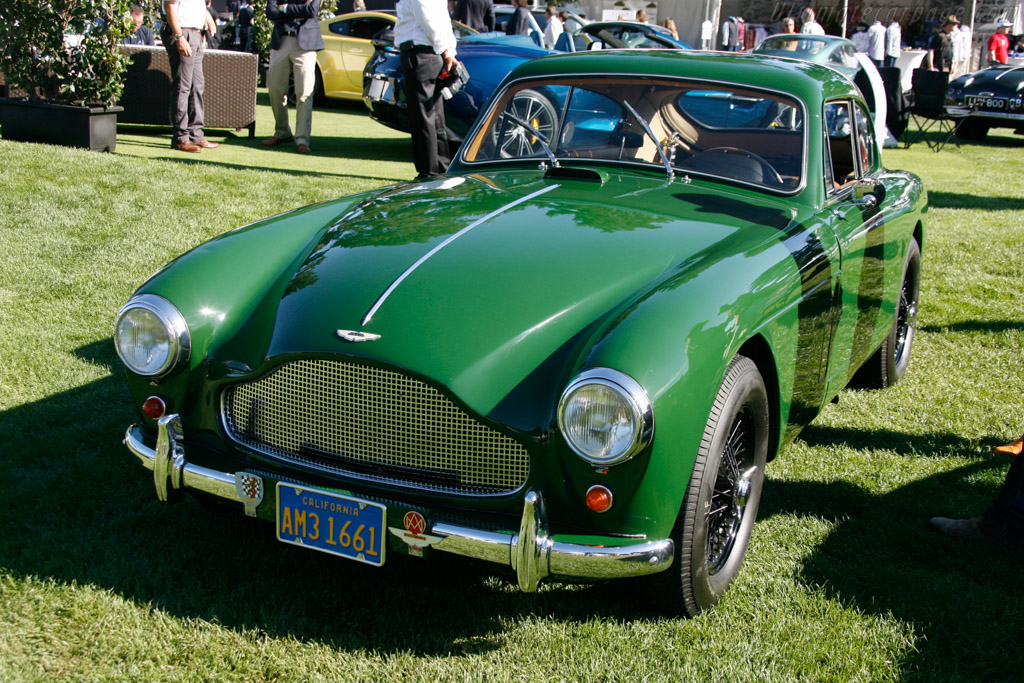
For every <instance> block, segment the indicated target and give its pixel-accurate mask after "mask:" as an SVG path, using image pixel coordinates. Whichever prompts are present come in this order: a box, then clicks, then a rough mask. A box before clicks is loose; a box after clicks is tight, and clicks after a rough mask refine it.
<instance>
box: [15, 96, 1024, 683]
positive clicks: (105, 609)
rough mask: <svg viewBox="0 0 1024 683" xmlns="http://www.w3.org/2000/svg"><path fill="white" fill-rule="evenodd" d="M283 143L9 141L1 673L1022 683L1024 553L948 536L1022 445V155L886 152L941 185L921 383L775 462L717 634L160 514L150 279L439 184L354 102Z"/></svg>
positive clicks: (549, 589)
mask: <svg viewBox="0 0 1024 683" xmlns="http://www.w3.org/2000/svg"><path fill="white" fill-rule="evenodd" d="M259 109H260V114H259V115H260V119H259V122H258V133H259V134H258V135H257V137H256V139H255V140H250V139H248V138H247V137H244V134H235V133H229V134H226V135H225V134H224V132H223V131H210V137H211V139H214V140H218V141H221V142H223V143H224V145H223V146H222V147H221V148H220V149H219V150H215V151H205V152H203V153H202V154H199V155H190V154H185V153H181V152H174V151H172V150H170V149H169V144H170V135H169V132H168V131H167V130H166V129H145V128H132V127H122V129H121V130H120V135H119V138H118V147H117V152H116V153H115V154H97V153H90V152H85V151H80V150H69V149H60V148H54V147H46V146H40V145H28V144H18V143H11V142H6V141H0V188H3V190H2V192H0V231H2V232H0V234H2V236H3V248H2V249H0V329H2V334H0V529H2V532H0V680H3V681H21V680H29V681H33V680H40V681H42V680H46V681H49V680H86V681H95V680H151V679H159V680H171V681H214V680H216V681H220V680H231V681H264V680H284V681H307V680H336V679H339V680H357V679H358V680H362V679H378V680H385V679H388V680H390V679H394V678H402V679H404V680H411V681H436V680H451V679H459V680H461V679H474V680H488V681H490V680H548V679H554V680H580V679H590V680H629V681H634V680H637V681H638V680H687V681H745V680H772V681H785V680H800V681H804V680H829V681H854V680H856V681H890V680H904V679H913V680H939V681H948V680H963V681H981V680H985V681H988V680H1019V679H1020V676H1021V669H1020V659H1019V656H1020V636H1021V634H1024V614H1022V610H1021V606H1022V605H1024V587H1022V583H1021V566H1022V564H1021V562H1022V560H1024V553H1021V552H1008V551H1004V550H999V549H995V548H990V547H975V546H966V545H962V544H959V543H957V542H954V541H951V540H947V539H945V538H942V537H939V536H937V535H936V534H934V533H932V532H930V531H929V530H928V529H927V528H926V527H925V525H924V520H925V519H926V518H927V517H929V516H933V515H939V514H942V515H949V516H973V515H975V514H978V513H979V512H980V511H981V510H983V509H984V508H985V507H986V506H987V505H988V503H989V501H990V500H991V499H992V498H993V496H994V495H995V493H996V491H997V490H998V488H999V486H1000V484H1001V482H1002V480H1003V477H1004V476H1005V473H1006V470H1007V468H1008V466H1009V462H1008V461H1007V460H1006V459H1005V458H1000V457H996V456H994V455H992V454H991V447H992V446H993V445H995V444H998V443H1002V442H1004V441H1007V440H1010V439H1012V438H1014V437H1016V436H1019V435H1020V433H1021V431H1022V430H1024V399H1022V396H1024V358H1022V354H1021V348H1022V345H1024V296H1022V282H1024V265H1022V259H1021V254H1022V253H1024V231H1022V225H1024V186H1022V183H1021V181H1020V178H1019V171H1020V169H1021V166H1020V157H1021V153H1022V151H1024V138H1021V137H1019V136H1018V137H1015V136H1011V135H1005V136H993V137H992V138H990V142H987V143H985V144H972V145H965V146H964V147H962V148H960V149H955V148H947V149H946V150H944V151H943V152H942V153H941V154H935V153H933V152H930V151H929V150H928V149H927V148H926V147H925V146H924V145H918V146H915V147H914V148H912V149H910V150H902V149H899V150H886V151H885V153H884V159H885V162H886V165H888V166H889V167H892V168H905V169H908V170H911V171H913V172H915V173H918V174H919V175H920V176H922V178H923V179H924V181H925V184H926V186H927V187H928V189H929V192H930V199H931V209H930V211H929V214H928V217H929V224H928V226H927V228H928V232H927V234H926V237H925V243H924V281H923V285H922V296H923V305H922V308H921V314H920V330H919V332H920V334H919V335H918V336H917V341H916V343H915V347H914V358H913V361H912V363H911V368H910V371H909V373H908V375H907V377H906V378H905V379H904V381H903V382H901V383H900V384H899V385H897V386H896V387H894V388H892V389H890V390H887V391H882V392H854V391H846V392H844V393H843V394H842V395H841V396H840V399H839V402H838V403H837V404H833V405H829V406H828V407H827V408H826V410H825V411H824V412H823V413H822V415H821V416H820V417H819V418H818V419H817V420H816V421H815V423H814V424H813V425H812V426H811V427H810V428H808V429H806V430H805V431H804V432H803V434H802V435H801V437H800V438H799V439H798V440H797V441H796V442H795V443H793V444H792V445H791V446H789V447H788V448H787V449H786V450H785V451H783V453H782V454H781V455H780V456H779V457H778V458H777V459H776V460H775V461H774V462H773V463H772V464H771V465H770V466H769V468H768V478H769V481H768V482H767V485H766V491H765V495H764V499H763V502H762V510H761V516H760V521H759V522H758V524H757V527H756V529H755V532H754V537H753V540H752V543H751V547H750V551H749V554H748V558H747V561H746V564H745V566H744V568H743V570H742V572H741V574H740V577H739V579H738V580H737V582H736V583H735V584H734V586H733V588H732V590H731V591H730V592H729V593H728V594H727V596H726V598H725V599H724V600H723V602H722V603H721V605H720V606H719V607H718V609H716V610H714V611H712V612H709V613H706V614H703V615H701V616H700V617H698V618H695V619H690V620H687V619H680V618H675V617H668V616H665V615H663V614H660V613H658V612H657V611H656V610H653V609H651V608H650V607H649V606H648V605H647V604H646V603H645V602H644V601H643V600H642V599H641V596H640V594H639V593H638V592H637V591H636V590H635V588H634V587H633V586H632V585H630V584H628V583H612V584H606V585H595V586H566V585H558V584H548V585H545V586H544V587H543V588H542V590H541V591H540V592H539V593H537V594H534V595H522V594H520V593H518V592H517V590H515V589H514V588H513V586H512V583H510V581H509V577H508V576H507V575H503V574H499V573H495V572H494V570H493V569H492V568H491V567H490V566H485V565H482V564H471V563H466V562H462V561H458V560H456V559H448V558H444V557H442V558H439V559H436V560H433V561H430V562H422V561H417V560H414V559H412V558H409V559H406V558H398V559H397V560H395V561H394V562H391V563H389V564H388V565H387V566H385V567H384V568H382V569H372V568H367V567H364V566H361V565H357V564H356V563H350V562H345V561H343V560H340V559H336V558H331V557H328V556H324V555H321V554H319V553H307V552H303V551H301V550H298V549H295V548H289V547H286V546H283V545H280V544H279V543H277V542H276V541H275V540H274V532H273V529H272V528H271V527H270V526H269V525H265V524H261V523H255V522H250V521H249V520H247V519H246V518H244V516H242V515H230V516H218V515H215V514H211V513H210V511H208V510H207V509H205V508H203V507H202V506H200V505H198V504H197V503H196V502H194V501H193V500H191V499H186V500H185V501H184V502H183V503H181V504H179V505H176V506H167V505H163V504H160V503H158V502H157V501H156V498H155V496H154V493H153V486H152V483H151V482H150V481H149V480H148V478H147V476H146V475H145V473H144V472H142V471H141V470H139V469H137V468H136V467H135V466H133V465H132V464H131V463H130V462H129V460H128V458H127V457H126V454H125V451H124V448H123V447H122V446H121V444H120V439H121V436H122V434H123V431H124V428H125V427H126V426H127V425H128V424H129V423H130V422H132V421H133V420H134V419H135V418H134V409H133V407H132V405H131V404H130V402H129V398H128V394H127V390H126V388H125V386H124V381H123V378H122V372H123V371H122V369H121V366H120V363H119V362H118V360H117V357H116V355H115V353H114V349H113V344H112V342H111V332H112V327H113V321H114V317H115V315H116V313H117V310H118V308H119V307H120V305H121V304H122V303H124V302H125V300H127V298H128V297H129V296H130V294H131V293H132V291H133V290H134V289H135V288H136V287H137V286H138V285H139V284H141V283H142V282H143V281H144V280H145V279H146V278H147V277H148V276H149V275H150V274H151V273H153V272H154V271H155V270H156V269H157V268H159V267H160V266H162V265H163V264H164V263H166V262H167V261H168V260H170V259H172V258H173V257H175V256H176V255H178V254H180V253H182V252H183V251H185V250H186V249H189V248H190V247H192V246H194V245H196V244H198V243H200V242H202V241H204V240H206V239H209V238H211V237H213V236H215V235H218V234H221V233H223V232H224V231H226V230H229V229H231V228H234V227H236V226H238V225H241V224H244V223H247V222H250V221H253V220H256V219H258V218H261V217H264V216H267V215H270V214H273V213H277V212H280V211H284V210H287V209H291V208H294V207H297V206H301V205H304V204H308V203H310V202H314V201H318V200H322V199H326V198H329V197H334V196H338V195H342V194H347V193H351V192H355V191H359V190H364V189H367V188H371V187H375V186H379V185H383V184H387V183H390V182H395V181H398V180H405V179H408V178H411V177H412V176H413V175H414V173H415V172H414V170H413V168H412V164H411V163H410V162H409V161H408V159H409V154H410V147H409V142H408V139H407V137H405V136H403V135H400V134H398V133H395V132H393V131H390V130H388V129H386V128H384V127H382V126H380V125H379V124H376V123H374V122H372V121H371V120H370V119H369V118H368V117H367V116H366V115H365V113H364V112H363V111H361V110H360V109H359V108H358V107H356V106H349V107H344V108H338V109H331V110H326V111H320V110H318V111H317V112H316V114H315V116H314V122H313V129H314V137H313V141H312V146H313V151H314V154H313V155H310V156H301V155H298V154H295V153H293V152H292V151H291V148H287V149H286V148H277V149H265V148H261V147H260V146H259V145H258V141H259V139H261V138H262V137H264V136H266V135H269V134H270V133H271V128H272V126H271V124H270V116H269V110H268V108H267V107H266V106H260V108H259Z"/></svg>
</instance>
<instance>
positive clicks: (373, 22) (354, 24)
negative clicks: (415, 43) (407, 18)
mask: <svg viewBox="0 0 1024 683" xmlns="http://www.w3.org/2000/svg"><path fill="white" fill-rule="evenodd" d="M386 28H391V23H390V22H388V21H385V20H383V19H376V18H370V19H352V21H351V26H350V27H349V35H350V36H352V37H353V38H363V39H365V40H369V39H371V38H373V37H374V36H375V35H377V33H379V32H380V31H381V30H382V29H386Z"/></svg>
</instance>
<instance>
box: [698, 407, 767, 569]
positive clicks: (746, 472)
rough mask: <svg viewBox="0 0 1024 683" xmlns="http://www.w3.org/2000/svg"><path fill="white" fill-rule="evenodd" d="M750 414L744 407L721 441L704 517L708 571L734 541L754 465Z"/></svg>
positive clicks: (719, 565) (719, 562) (717, 564)
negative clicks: (723, 447) (713, 483)
mask: <svg viewBox="0 0 1024 683" xmlns="http://www.w3.org/2000/svg"><path fill="white" fill-rule="evenodd" d="M754 446H755V444H754V418H753V415H751V413H750V409H749V408H744V409H743V410H742V411H741V412H740V414H739V415H737V416H736V419H735V420H734V421H733V424H732V428H731V430H730V431H729V437H728V438H727V439H726V441H725V450H724V452H723V453H722V460H721V464H720V465H719V468H718V476H717V477H716V478H715V486H714V491H713V493H712V495H711V509H710V510H709V511H708V513H707V515H706V517H707V527H708V534H707V550H706V557H707V564H708V572H709V573H710V574H712V575H714V574H717V573H719V572H720V571H721V570H722V568H723V566H724V565H725V561H726V560H727V559H728V557H729V553H730V551H731V550H732V549H733V546H734V545H735V543H736V535H737V534H738V533H739V530H740V526H741V524H742V523H743V514H744V512H745V511H746V509H747V498H748V496H749V494H750V478H751V476H753V472H752V471H751V470H752V468H754V467H755V466H754V464H753V462H754V453H755V448H754Z"/></svg>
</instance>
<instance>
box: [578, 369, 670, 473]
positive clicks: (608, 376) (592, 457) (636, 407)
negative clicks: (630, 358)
mask: <svg viewBox="0 0 1024 683" xmlns="http://www.w3.org/2000/svg"><path fill="white" fill-rule="evenodd" d="M595 384H596V385H600V386H602V387H604V388H606V389H609V390H610V391H612V392H613V394H615V395H616V396H617V397H618V399H619V400H621V401H622V403H623V404H624V405H625V406H626V407H627V408H628V410H629V414H630V420H631V422H632V430H633V433H632V438H631V439H629V440H628V442H627V443H626V445H625V446H624V447H622V448H619V449H617V450H615V451H613V452H608V453H604V454H598V453H595V452H590V451H587V450H586V449H584V448H583V447H582V446H581V445H580V444H579V443H578V442H577V441H576V440H574V439H573V437H572V426H571V425H569V424H568V423H567V421H568V419H569V418H568V412H569V407H570V405H571V402H572V401H573V399H574V397H575V396H576V394H577V393H578V392H579V390H580V389H582V388H584V387H587V386H589V385H595ZM558 428H559V430H561V432H562V437H563V438H564V439H565V442H566V443H567V444H568V445H569V448H571V449H572V451H573V452H574V453H576V455H578V456H579V457H580V458H582V459H583V460H585V461H586V462H588V463H590V464H591V465H594V466H596V467H606V466H611V465H617V464H620V463H623V462H626V461H627V460H630V459H632V458H634V457H636V455H637V454H639V453H640V452H641V451H643V450H644V449H645V448H646V447H647V446H648V445H650V443H651V440H652V439H653V438H654V407H653V405H652V404H651V400H650V398H649V397H648V396H647V392H646V391H645V390H644V388H643V387H642V386H640V384H639V383H638V382H637V381H636V380H634V379H633V378H632V377H630V376H629V375H627V374H625V373H622V372H619V371H618V370H612V369H611V368H591V369H589V370H586V371H584V372H582V373H580V374H579V375H577V376H576V377H575V379H573V381H572V382H570V383H569V386H567V387H566V388H565V391H564V392H562V396H561V398H560V399H559V400H558Z"/></svg>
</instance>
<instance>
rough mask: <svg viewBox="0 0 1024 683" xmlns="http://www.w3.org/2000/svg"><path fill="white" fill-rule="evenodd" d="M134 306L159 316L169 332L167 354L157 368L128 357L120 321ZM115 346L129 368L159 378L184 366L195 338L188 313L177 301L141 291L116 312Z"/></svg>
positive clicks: (165, 330) (165, 331)
mask: <svg viewBox="0 0 1024 683" xmlns="http://www.w3.org/2000/svg"><path fill="white" fill-rule="evenodd" d="M135 309H142V310H144V311H147V312H149V313H150V314H152V315H154V316H156V318H157V320H158V321H159V322H160V324H161V325H162V326H163V328H164V333H165V334H166V336H167V343H168V352H167V357H166V358H165V359H164V360H163V362H161V363H159V364H158V367H157V369H156V370H146V369H145V368H140V367H138V366H136V365H134V364H133V363H132V362H131V361H130V360H128V358H127V357H126V354H125V352H124V350H123V349H122V345H123V342H122V340H121V334H120V332H119V330H120V327H121V321H122V320H123V319H124V317H125V315H127V314H128V313H129V312H131V311H133V310H135ZM114 348H115V349H117V355H118V357H119V358H120V359H121V362H122V363H124V364H125V367H127V368H128V370H130V371H131V372H133V373H135V374H136V375H140V376H142V377H150V378H153V379H157V378H160V377H164V376H166V375H167V374H169V373H171V372H173V371H174V370H176V369H177V368H179V367H181V365H182V364H183V363H186V362H188V359H189V355H190V353H191V350H192V341H191V336H190V334H189V329H188V323H186V322H185V317H184V316H183V315H182V314H181V313H180V312H179V311H178V309H177V308H175V307H174V304H172V303H171V302H170V301H168V300H167V299H164V298H163V297H161V296H157V295H155V294H140V295H139V296H135V297H132V298H131V299H129V300H128V303H126V304H125V305H124V306H122V307H121V310H120V311H118V313H117V320H116V321H115V323H114Z"/></svg>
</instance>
